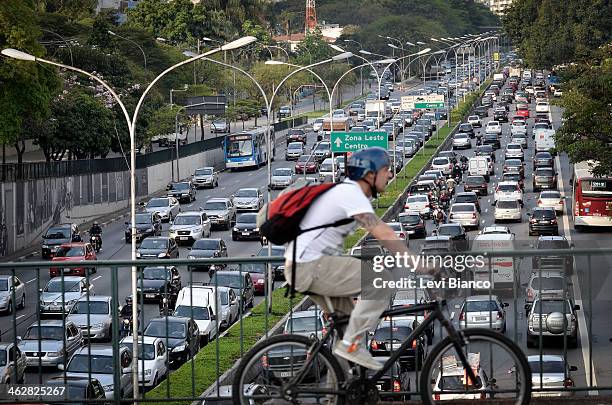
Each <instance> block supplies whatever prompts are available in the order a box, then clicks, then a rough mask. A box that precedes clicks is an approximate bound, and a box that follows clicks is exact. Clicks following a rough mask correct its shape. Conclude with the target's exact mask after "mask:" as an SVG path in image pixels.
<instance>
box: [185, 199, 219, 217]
mask: <svg viewBox="0 0 612 405" xmlns="http://www.w3.org/2000/svg"><path fill="white" fill-rule="evenodd" d="M226 209H227V205H225V203H224V202H207V203H206V204H204V210H208V211H225V210H226ZM177 219H178V218H177Z"/></svg>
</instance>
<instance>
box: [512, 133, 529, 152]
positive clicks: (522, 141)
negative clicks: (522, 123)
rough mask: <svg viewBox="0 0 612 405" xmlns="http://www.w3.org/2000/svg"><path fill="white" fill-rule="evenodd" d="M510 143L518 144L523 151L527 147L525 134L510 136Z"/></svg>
mask: <svg viewBox="0 0 612 405" xmlns="http://www.w3.org/2000/svg"><path fill="white" fill-rule="evenodd" d="M510 143H518V144H519V145H521V148H523V149H527V147H528V146H529V144H528V141H527V134H514V135H510Z"/></svg>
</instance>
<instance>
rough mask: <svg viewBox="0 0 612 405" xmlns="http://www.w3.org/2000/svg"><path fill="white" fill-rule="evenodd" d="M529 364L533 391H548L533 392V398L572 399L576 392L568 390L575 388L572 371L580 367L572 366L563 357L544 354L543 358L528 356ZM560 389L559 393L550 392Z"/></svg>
mask: <svg viewBox="0 0 612 405" xmlns="http://www.w3.org/2000/svg"><path fill="white" fill-rule="evenodd" d="M527 363H528V364H529V368H530V369H531V385H532V387H533V389H535V390H537V389H540V388H546V389H547V391H532V392H531V397H532V398H535V397H571V396H574V395H575V392H574V391H570V390H568V389H567V388H573V387H574V377H573V376H572V371H578V367H576V366H570V365H569V363H568V362H567V360H566V358H565V357H564V356H563V355H557V354H543V355H542V356H540V355H539V354H538V355H533V356H527ZM552 388H558V389H559V391H548V389H552Z"/></svg>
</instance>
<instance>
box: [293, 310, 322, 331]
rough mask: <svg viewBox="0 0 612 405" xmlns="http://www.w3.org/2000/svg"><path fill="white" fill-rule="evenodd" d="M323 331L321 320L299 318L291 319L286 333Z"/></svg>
mask: <svg viewBox="0 0 612 405" xmlns="http://www.w3.org/2000/svg"><path fill="white" fill-rule="evenodd" d="M322 329H323V324H322V323H321V318H320V317H318V316H315V315H314V314H313V315H312V316H302V317H299V318H290V319H288V320H287V325H286V326H285V330H286V331H293V332H315V331H320V330H322Z"/></svg>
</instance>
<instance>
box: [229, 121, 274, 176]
mask: <svg viewBox="0 0 612 405" xmlns="http://www.w3.org/2000/svg"><path fill="white" fill-rule="evenodd" d="M270 144H271V149H272V156H271V157H270V158H271V159H272V160H274V155H275V154H276V146H275V144H274V128H273V127H271V128H270ZM223 150H224V154H225V166H226V167H227V168H230V169H234V168H238V167H259V166H261V165H264V164H266V163H267V162H268V145H267V142H266V129H265V128H254V129H251V130H248V131H243V132H240V133H238V134H230V135H226V136H225V139H224V141H223Z"/></svg>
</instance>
